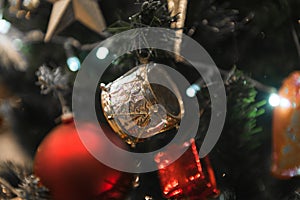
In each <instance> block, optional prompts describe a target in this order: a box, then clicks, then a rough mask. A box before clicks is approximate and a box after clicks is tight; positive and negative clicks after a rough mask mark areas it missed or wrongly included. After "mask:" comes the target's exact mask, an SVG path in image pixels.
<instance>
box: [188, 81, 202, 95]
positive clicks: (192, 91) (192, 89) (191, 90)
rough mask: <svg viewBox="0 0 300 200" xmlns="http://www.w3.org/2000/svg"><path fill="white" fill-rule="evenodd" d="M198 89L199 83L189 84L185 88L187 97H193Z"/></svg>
mask: <svg viewBox="0 0 300 200" xmlns="http://www.w3.org/2000/svg"><path fill="white" fill-rule="evenodd" d="M200 90H201V88H200V86H199V85H197V84H193V85H191V86H190V87H189V88H188V89H187V90H186V95H187V96H188V97H195V96H196V94H197V92H198V91H200Z"/></svg>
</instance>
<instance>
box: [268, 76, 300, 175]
mask: <svg viewBox="0 0 300 200" xmlns="http://www.w3.org/2000/svg"><path fill="white" fill-rule="evenodd" d="M278 95H279V96H280V97H281V98H284V99H286V103H285V105H289V106H278V107H276V108H275V109H274V113H273V161H272V173H273V174H274V175H275V176H276V177H279V178H290V177H294V176H298V175H300V154H299V152H300V71H297V72H293V73H292V74H291V75H290V76H289V77H288V78H286V79H285V80H284V82H283V85H282V87H281V88H280V90H279V93H278Z"/></svg>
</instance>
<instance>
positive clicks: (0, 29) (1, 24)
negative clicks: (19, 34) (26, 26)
mask: <svg viewBox="0 0 300 200" xmlns="http://www.w3.org/2000/svg"><path fill="white" fill-rule="evenodd" d="M10 27H11V24H10V23H9V22H8V21H6V20H5V19H0V33H2V34H6V33H7V32H8V31H9V29H10Z"/></svg>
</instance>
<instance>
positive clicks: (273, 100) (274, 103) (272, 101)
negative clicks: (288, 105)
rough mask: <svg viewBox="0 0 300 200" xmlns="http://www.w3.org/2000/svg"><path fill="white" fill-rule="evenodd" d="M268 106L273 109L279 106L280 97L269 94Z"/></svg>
mask: <svg viewBox="0 0 300 200" xmlns="http://www.w3.org/2000/svg"><path fill="white" fill-rule="evenodd" d="M269 104H270V105H271V106H273V107H276V106H279V104H280V97H279V95H278V94H275V93H273V94H271V95H270V97H269Z"/></svg>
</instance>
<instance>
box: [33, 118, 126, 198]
mask: <svg viewBox="0 0 300 200" xmlns="http://www.w3.org/2000/svg"><path fill="white" fill-rule="evenodd" d="M76 128H78V129H81V130H80V131H84V135H85V137H88V138H89V141H90V144H91V145H90V146H89V147H91V148H98V149H99V148H103V152H107V150H105V148H106V149H107V147H105V146H104V145H103V144H102V142H101V140H99V135H98V133H97V132H96V131H95V130H96V128H95V125H93V124H91V123H81V124H80V125H79V126H77V127H75V123H74V121H73V119H72V118H71V119H70V120H65V121H64V122H63V123H62V124H61V125H59V126H58V127H56V128H55V129H54V130H53V131H51V133H50V134H49V135H48V136H47V137H46V138H45V140H44V141H43V142H42V143H41V145H40V146H39V148H38V150H37V153H36V156H35V160H34V173H35V174H36V175H37V176H38V177H39V178H40V179H41V183H42V184H43V185H45V186H46V187H47V188H48V189H49V190H50V193H51V195H52V198H53V200H66V199H72V200H86V199H112V198H113V199H120V200H121V199H124V198H125V196H124V195H126V191H128V189H129V188H128V187H130V182H131V176H130V175H129V174H127V173H123V172H120V171H117V170H115V169H112V168H110V167H108V166H106V165H104V164H102V163H101V162H100V161H98V160H97V159H95V158H94V157H93V156H92V155H91V154H90V153H89V151H88V150H87V149H86V147H85V146H84V145H83V143H82V142H81V140H80V138H79V135H78V133H77V129H76ZM97 130H98V129H97ZM103 130H104V131H105V133H110V132H112V131H111V129H109V128H106V129H103ZM109 135H111V137H110V139H111V140H112V141H113V142H114V143H116V144H118V145H119V146H122V147H124V148H125V147H126V146H125V144H124V143H123V141H122V140H121V139H119V138H118V137H116V136H115V134H114V133H113V132H112V133H111V134H109Z"/></svg>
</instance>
